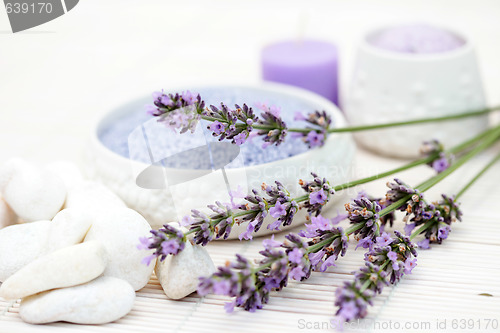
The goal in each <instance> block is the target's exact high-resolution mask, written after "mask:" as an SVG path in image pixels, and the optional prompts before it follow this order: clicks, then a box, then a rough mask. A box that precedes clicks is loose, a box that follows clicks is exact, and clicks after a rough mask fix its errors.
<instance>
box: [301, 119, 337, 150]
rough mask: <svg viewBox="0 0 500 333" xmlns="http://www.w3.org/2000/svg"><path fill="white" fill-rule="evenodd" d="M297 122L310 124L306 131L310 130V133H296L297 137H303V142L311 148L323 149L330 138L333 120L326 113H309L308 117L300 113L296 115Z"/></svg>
mask: <svg viewBox="0 0 500 333" xmlns="http://www.w3.org/2000/svg"><path fill="white" fill-rule="evenodd" d="M295 120H302V121H306V122H307V123H308V126H306V129H310V131H309V132H307V133H305V132H302V133H296V135H297V136H299V137H302V140H303V141H304V142H305V143H306V144H307V145H308V146H309V148H313V147H321V146H323V145H324V144H325V140H326V138H327V136H328V129H329V128H330V125H331V123H332V119H331V117H330V116H329V115H328V113H326V111H321V112H320V111H315V112H313V113H309V114H308V115H307V117H305V116H303V115H301V114H300V113H296V114H295Z"/></svg>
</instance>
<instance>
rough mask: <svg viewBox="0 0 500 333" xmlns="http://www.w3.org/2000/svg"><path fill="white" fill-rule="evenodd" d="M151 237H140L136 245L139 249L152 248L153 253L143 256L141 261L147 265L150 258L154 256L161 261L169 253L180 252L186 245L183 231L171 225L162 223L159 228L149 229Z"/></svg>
mask: <svg viewBox="0 0 500 333" xmlns="http://www.w3.org/2000/svg"><path fill="white" fill-rule="evenodd" d="M150 232H151V234H152V236H151V237H141V238H140V239H139V241H140V244H139V245H137V248H138V249H139V250H148V249H154V250H155V251H154V253H153V254H152V255H150V256H148V257H145V258H144V260H143V263H145V264H147V265H148V266H149V264H150V262H151V260H152V259H153V258H155V257H158V258H160V260H161V261H163V260H165V258H166V257H167V256H168V255H169V254H172V255H176V254H177V253H179V252H181V251H182V250H183V249H184V247H185V245H186V237H185V236H184V233H183V232H182V231H180V230H178V229H176V228H174V227H173V226H171V225H168V224H166V225H164V226H163V228H160V229H159V230H151V231H150Z"/></svg>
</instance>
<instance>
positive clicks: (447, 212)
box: [406, 194, 462, 249]
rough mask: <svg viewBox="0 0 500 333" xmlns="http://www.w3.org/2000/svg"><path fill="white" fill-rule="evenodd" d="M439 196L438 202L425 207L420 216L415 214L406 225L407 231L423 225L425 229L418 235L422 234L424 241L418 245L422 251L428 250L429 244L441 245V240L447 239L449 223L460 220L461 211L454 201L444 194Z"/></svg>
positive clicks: (449, 229)
mask: <svg viewBox="0 0 500 333" xmlns="http://www.w3.org/2000/svg"><path fill="white" fill-rule="evenodd" d="M441 196H442V199H441V200H440V201H438V202H435V203H432V204H429V205H427V206H426V207H425V209H424V210H423V211H422V212H421V213H420V214H415V215H414V216H413V218H412V219H411V220H410V223H409V224H407V228H406V229H407V231H410V229H411V230H412V229H413V228H415V227H418V226H421V225H425V228H424V229H423V230H420V232H419V233H422V234H424V237H425V239H426V240H424V241H420V242H419V243H418V244H419V246H420V247H421V248H423V249H427V248H429V244H430V243H438V244H441V242H442V241H443V240H445V239H447V238H448V234H449V233H450V231H451V227H450V225H451V223H452V222H454V221H457V220H458V221H461V220H462V211H461V210H460V205H459V204H458V203H457V202H455V199H454V198H453V197H450V196H447V195H445V194H442V195H441Z"/></svg>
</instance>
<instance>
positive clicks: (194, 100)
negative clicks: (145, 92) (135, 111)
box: [146, 91, 205, 133]
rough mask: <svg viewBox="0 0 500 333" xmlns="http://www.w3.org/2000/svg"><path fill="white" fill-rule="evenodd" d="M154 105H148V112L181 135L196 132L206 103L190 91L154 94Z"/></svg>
mask: <svg viewBox="0 0 500 333" xmlns="http://www.w3.org/2000/svg"><path fill="white" fill-rule="evenodd" d="M153 103H154V105H147V106H146V108H147V112H148V113H149V114H150V115H152V116H155V117H158V121H159V122H162V123H164V124H165V126H167V127H169V128H171V129H172V130H174V131H176V130H179V131H180V133H184V132H187V131H188V130H190V131H191V132H194V130H195V128H196V125H197V124H198V122H199V120H200V117H201V116H200V115H201V112H202V111H203V109H204V107H205V102H203V101H202V100H201V97H200V95H194V94H192V93H191V92H190V91H186V92H183V93H181V94H175V95H174V94H165V93H163V92H155V93H153Z"/></svg>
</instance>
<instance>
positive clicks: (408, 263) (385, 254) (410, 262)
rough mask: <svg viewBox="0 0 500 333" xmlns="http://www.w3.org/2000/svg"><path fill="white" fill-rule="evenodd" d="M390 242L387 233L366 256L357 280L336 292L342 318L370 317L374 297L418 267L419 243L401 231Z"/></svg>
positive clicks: (340, 317) (356, 276)
mask: <svg viewBox="0 0 500 333" xmlns="http://www.w3.org/2000/svg"><path fill="white" fill-rule="evenodd" d="M394 234H395V237H394V238H392V239H391V240H390V241H388V240H387V239H386V236H385V235H383V236H381V237H379V240H380V241H381V243H379V244H376V247H375V249H374V250H372V251H369V252H368V253H367V254H366V255H365V260H366V262H365V266H364V267H362V268H361V269H360V270H359V271H358V272H356V273H355V275H354V281H352V282H345V283H344V286H342V287H340V288H338V289H337V291H336V299H335V305H336V306H338V310H337V313H336V316H337V317H338V318H339V319H340V321H342V322H345V321H351V320H355V319H361V318H363V317H365V316H366V313H367V308H368V306H369V305H372V298H373V297H374V296H375V294H376V293H381V292H382V290H383V288H384V287H385V286H387V285H389V283H391V284H394V283H396V282H398V281H399V280H400V279H401V277H402V276H403V275H404V274H411V271H412V270H413V268H414V267H415V266H416V262H417V260H416V259H415V258H413V257H415V256H416V255H417V252H416V250H415V245H414V244H413V243H411V242H410V239H409V238H408V237H406V236H403V235H402V234H401V233H399V232H398V231H395V232H394Z"/></svg>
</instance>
